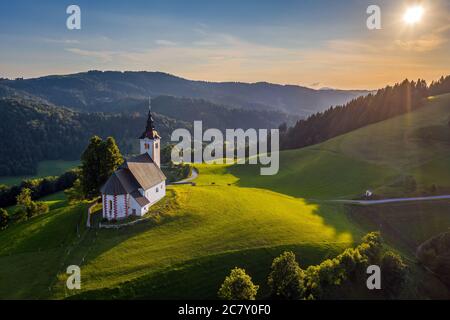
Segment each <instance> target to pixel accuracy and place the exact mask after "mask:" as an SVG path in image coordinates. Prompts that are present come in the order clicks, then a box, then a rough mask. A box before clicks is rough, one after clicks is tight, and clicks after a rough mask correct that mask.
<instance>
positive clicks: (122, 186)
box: [100, 106, 166, 220]
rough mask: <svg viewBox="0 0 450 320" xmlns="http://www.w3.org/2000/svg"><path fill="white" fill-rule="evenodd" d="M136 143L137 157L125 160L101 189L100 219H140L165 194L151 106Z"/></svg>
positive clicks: (159, 147) (158, 141) (157, 137)
mask: <svg viewBox="0 0 450 320" xmlns="http://www.w3.org/2000/svg"><path fill="white" fill-rule="evenodd" d="M139 140H140V155H138V156H135V157H133V158H130V159H126V160H125V161H124V163H123V164H122V165H121V166H120V167H119V168H118V169H117V170H116V171H115V172H114V173H113V174H112V175H111V177H109V179H108V180H107V181H106V183H105V184H104V185H103V186H102V187H101V189H100V192H101V194H102V202H103V218H106V219H108V220H113V219H116V220H119V219H124V218H127V217H129V216H143V215H145V214H146V213H147V211H148V210H149V208H150V207H151V206H152V205H154V204H155V203H156V202H158V201H159V200H161V199H162V198H163V197H164V196H165V195H166V176H165V175H164V173H163V172H162V171H161V168H160V165H161V164H160V149H161V144H160V140H161V137H160V136H159V134H158V132H157V131H156V130H155V126H154V122H153V118H152V114H151V109H150V106H149V111H148V119H147V125H146V128H145V131H144V133H142V135H141V136H140V138H139Z"/></svg>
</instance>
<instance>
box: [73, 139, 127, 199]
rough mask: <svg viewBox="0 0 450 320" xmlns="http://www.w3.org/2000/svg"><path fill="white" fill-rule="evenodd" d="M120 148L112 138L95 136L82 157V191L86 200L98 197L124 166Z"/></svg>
mask: <svg viewBox="0 0 450 320" xmlns="http://www.w3.org/2000/svg"><path fill="white" fill-rule="evenodd" d="M122 162H123V158H122V155H121V154H120V150H119V147H118V146H117V144H116V141H115V140H114V139H113V138H112V137H108V138H107V139H106V141H103V140H102V139H101V138H100V137H98V136H93V137H92V138H91V140H90V142H89V145H88V146H87V148H86V149H85V150H84V152H83V154H82V155H81V180H80V182H81V189H82V190H83V194H84V196H85V197H86V198H93V197H96V196H97V195H98V194H99V192H100V187H101V186H102V185H103V184H104V183H105V182H106V180H108V178H109V176H110V175H111V174H112V173H113V172H114V171H115V170H117V168H118V167H119V166H120V165H121V164H122Z"/></svg>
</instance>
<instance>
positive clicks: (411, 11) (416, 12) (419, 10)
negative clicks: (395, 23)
mask: <svg viewBox="0 0 450 320" xmlns="http://www.w3.org/2000/svg"><path fill="white" fill-rule="evenodd" d="M424 11H425V10H424V8H423V7H422V6H421V5H415V6H413V7H409V8H408V9H407V10H406V12H405V14H404V15H403V20H404V21H405V22H406V23H407V24H416V23H419V22H420V21H421V20H422V17H423V14H424Z"/></svg>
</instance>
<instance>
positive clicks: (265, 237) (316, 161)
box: [0, 95, 450, 299]
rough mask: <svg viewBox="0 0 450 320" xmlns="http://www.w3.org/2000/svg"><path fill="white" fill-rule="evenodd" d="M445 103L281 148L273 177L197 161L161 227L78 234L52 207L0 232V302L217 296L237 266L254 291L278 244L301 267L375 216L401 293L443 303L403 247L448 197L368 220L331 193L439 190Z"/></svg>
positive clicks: (166, 207) (60, 205)
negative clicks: (404, 278) (69, 286)
mask: <svg viewBox="0 0 450 320" xmlns="http://www.w3.org/2000/svg"><path fill="white" fill-rule="evenodd" d="M449 102H450V95H443V96H439V97H434V98H432V99H429V101H428V102H427V105H425V106H424V107H422V108H421V109H419V110H416V111H414V112H412V113H409V114H406V115H402V116H398V117H395V118H392V119H390V120H386V121H383V122H380V123H377V124H374V125H371V126H368V127H365V128H362V129H359V130H356V131H354V132H351V133H348V134H345V135H342V136H339V137H337V138H334V139H331V140H329V141H327V142H325V143H322V144H319V145H316V146H314V147H309V148H305V149H299V150H290V151H283V152H281V153H280V160H281V163H280V172H279V174H278V175H275V176H259V171H257V170H258V166H242V165H235V166H226V165H197V167H198V169H199V177H198V178H197V180H196V186H189V185H187V186H170V187H168V196H167V197H166V198H165V199H164V200H163V201H162V202H161V203H159V204H158V205H156V206H155V207H153V208H152V212H154V213H160V214H162V218H161V219H160V220H159V222H158V220H149V221H148V222H146V223H143V224H140V225H137V226H134V227H130V228H124V229H120V230H86V229H84V220H83V219H85V218H84V217H85V204H82V203H80V204H76V205H72V206H69V205H67V203H66V202H65V201H64V200H63V199H61V200H59V202H56V203H55V202H53V203H52V204H53V209H52V211H51V212H50V213H49V214H47V215H45V216H41V217H36V218H33V219H31V220H30V221H27V222H25V223H22V224H17V225H13V226H11V227H10V228H8V229H7V230H5V231H3V232H1V233H0V244H1V245H0V271H1V272H0V274H1V275H2V277H3V278H2V281H1V282H0V297H1V298H67V297H73V298H107V299H110V298H131V297H133V298H155V299H158V298H199V299H204V298H215V297H216V292H217V289H218V286H219V285H220V283H221V281H222V280H223V278H224V276H225V275H226V274H227V273H228V272H229V270H230V268H232V267H234V266H240V267H244V268H245V269H246V270H247V271H248V272H249V274H250V275H251V276H252V277H253V279H254V280H255V282H256V283H258V284H260V285H261V291H260V297H263V296H264V295H265V294H267V286H266V285H265V282H266V277H267V272H268V268H269V266H270V263H271V260H272V259H273V257H275V256H277V255H278V254H280V253H281V252H282V251H283V250H286V249H290V250H293V251H294V252H295V253H296V255H297V257H298V259H299V260H300V263H301V265H302V266H307V265H310V264H313V263H317V262H319V261H321V260H322V259H324V258H326V257H332V256H334V255H336V254H337V253H339V252H340V251H341V250H342V249H343V248H345V247H348V246H350V245H353V244H354V243H355V241H357V240H358V239H359V238H360V236H361V235H362V234H363V233H364V232H366V231H368V230H373V229H374V228H375V229H378V228H379V224H380V223H379V222H380V221H382V223H383V226H382V230H383V233H382V234H383V235H385V236H386V237H387V239H388V240H389V241H390V244H391V245H393V246H394V247H396V248H397V249H398V250H400V252H401V253H402V254H404V255H405V256H406V257H407V259H408V260H407V261H408V263H409V265H410V267H411V272H412V276H411V279H410V280H409V281H412V282H410V283H409V285H408V287H407V290H406V292H405V293H404V297H409V298H411V297H412V298H424V297H441V298H442V297H443V296H445V295H446V294H447V291H446V289H445V288H444V287H442V285H439V284H436V285H435V286H432V287H433V289H432V291H429V290H430V288H429V287H426V284H427V283H434V281H436V279H435V278H432V279H431V278H430V277H431V276H430V275H428V274H426V273H424V271H423V270H422V269H420V268H418V267H417V266H416V265H415V264H414V260H412V259H413V255H411V253H410V252H409V251H408V250H407V249H404V246H403V245H406V246H408V244H411V245H416V244H417V243H420V242H421V241H423V239H426V238H427V237H429V236H432V235H433V234H435V233H436V232H442V230H443V229H448V227H449V225H448V219H446V218H445V217H446V215H447V211H446V210H445V207H446V205H448V202H445V203H442V202H439V203H430V204H429V205H427V206H421V207H420V208H421V209H417V210H411V207H408V206H386V205H384V206H382V207H380V208H379V210H377V209H376V208H377V207H374V208H375V209H374V210H375V212H369V214H367V216H368V217H369V218H371V217H372V216H374V215H377V216H380V217H381V220H379V219H378V220H371V219H369V220H366V219H364V216H362V215H363V214H365V213H361V215H360V216H358V218H360V219H357V218H355V216H354V214H355V213H352V214H351V215H348V214H347V209H348V208H347V207H346V206H345V205H343V204H339V203H336V202H333V201H329V200H333V199H337V198H351V197H358V196H359V195H360V194H361V193H362V192H363V191H364V190H366V188H372V189H374V190H375V193H376V194H378V195H383V196H391V195H394V194H395V195H397V194H402V195H408V194H412V193H418V192H424V191H426V190H428V189H429V188H430V185H432V184H435V185H436V192H441V191H445V190H446V188H448V187H450V179H448V176H447V173H448V172H449V171H450V170H448V165H449V163H450V162H449V156H450V145H449V143H448V142H449V141H448V140H447V138H446V137H447V135H446V132H447V131H446V130H447V129H448V130H450V128H449V127H448V119H449V116H450V103H449ZM430 128H432V129H433V130H431V129H430ZM424 133H427V135H424ZM442 168H444V169H447V170H445V171H442ZM411 179H414V181H415V185H416V188H415V190H412V189H410V188H411V185H414V184H413V183H411V181H412V180H411ZM211 204H214V205H211ZM443 208H444V210H443ZM430 211H431V212H433V215H430V214H428V213H429V212H430ZM405 221H407V223H405ZM385 222H389V223H390V227H391V230H388V229H387V228H386V226H385ZM78 223H80V232H81V234H80V238H78V237H77V236H76V230H77V227H76V226H77V224H78ZM392 228H397V230H398V231H397V232H401V234H402V236H403V237H404V238H405V237H406V239H401V238H400V237H398V235H397V234H396V233H395V232H391V231H392ZM44 239H45V241H44ZM403 240H404V241H403ZM36 261H38V262H39V263H38V267H36V264H35V262H36ZM32 262H33V263H32ZM69 264H79V265H81V268H82V277H83V278H82V283H83V289H82V291H81V292H74V291H67V290H65V289H64V283H65V277H66V275H65V272H64V271H65V270H64V268H63V266H65V265H69ZM19 275H25V276H19ZM31 279H33V280H31ZM424 279H426V280H424ZM430 281H433V282H430ZM49 288H50V290H49ZM437 288H439V289H437ZM74 295H75V296H74Z"/></svg>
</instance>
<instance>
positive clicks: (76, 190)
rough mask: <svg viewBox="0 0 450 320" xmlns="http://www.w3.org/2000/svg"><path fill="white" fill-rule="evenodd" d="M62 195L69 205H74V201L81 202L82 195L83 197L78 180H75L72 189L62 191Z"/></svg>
mask: <svg viewBox="0 0 450 320" xmlns="http://www.w3.org/2000/svg"><path fill="white" fill-rule="evenodd" d="M64 194H65V195H66V197H67V199H68V200H69V203H74V202H76V201H80V200H83V197H84V195H83V189H82V188H81V182H80V179H77V180H75V182H74V183H73V186H72V188H69V189H66V190H65V191H64Z"/></svg>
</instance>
